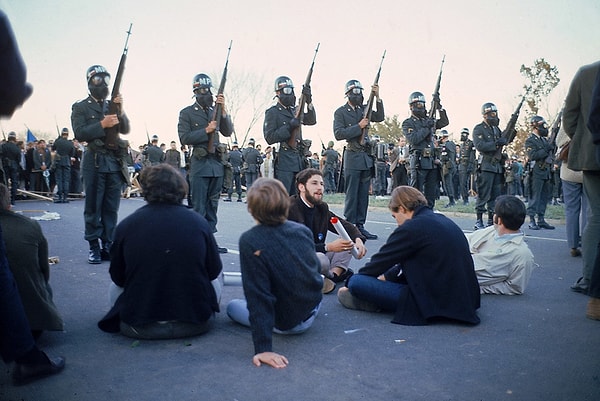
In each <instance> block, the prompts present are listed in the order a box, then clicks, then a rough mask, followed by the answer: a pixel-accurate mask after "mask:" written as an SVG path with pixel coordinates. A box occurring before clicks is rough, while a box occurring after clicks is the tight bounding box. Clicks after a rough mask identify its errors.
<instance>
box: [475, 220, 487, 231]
mask: <svg viewBox="0 0 600 401" xmlns="http://www.w3.org/2000/svg"><path fill="white" fill-rule="evenodd" d="M484 228H485V226H484V225H483V220H477V222H475V225H474V226H473V230H481V229H484Z"/></svg>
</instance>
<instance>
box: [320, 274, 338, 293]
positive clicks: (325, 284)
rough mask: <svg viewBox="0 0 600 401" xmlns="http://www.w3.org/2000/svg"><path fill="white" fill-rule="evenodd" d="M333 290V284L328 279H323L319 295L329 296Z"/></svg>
mask: <svg viewBox="0 0 600 401" xmlns="http://www.w3.org/2000/svg"><path fill="white" fill-rule="evenodd" d="M333 290H335V283H334V282H333V281H332V280H330V279H328V278H327V277H323V288H322V289H321V293H323V294H329V293H331V292H333Z"/></svg>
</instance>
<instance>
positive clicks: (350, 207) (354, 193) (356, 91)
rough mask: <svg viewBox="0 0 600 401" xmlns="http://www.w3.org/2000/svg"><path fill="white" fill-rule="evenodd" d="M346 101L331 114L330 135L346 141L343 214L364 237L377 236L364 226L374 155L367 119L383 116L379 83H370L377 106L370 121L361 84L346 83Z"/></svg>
mask: <svg viewBox="0 0 600 401" xmlns="http://www.w3.org/2000/svg"><path fill="white" fill-rule="evenodd" d="M345 89H346V90H345V94H346V97H347V98H348V101H347V103H346V104H344V105H343V106H341V107H340V108H338V109H337V110H336V111H335V113H334V115H333V134H334V136H335V139H337V140H338V141H341V140H344V139H345V140H346V142H347V145H346V152H345V155H344V179H345V184H346V199H345V204H344V216H345V217H346V220H348V221H349V222H350V223H352V224H354V225H356V227H357V228H358V230H359V231H360V232H361V234H362V235H363V236H365V237H366V238H367V239H377V235H375V234H371V233H370V232H368V231H367V230H366V229H365V227H364V224H365V221H366V219H367V208H368V207H369V185H370V183H371V177H372V176H373V173H372V169H373V156H372V154H371V144H370V142H369V136H368V129H367V126H368V125H369V122H370V121H373V122H381V121H383V118H384V116H385V114H384V110H383V101H382V100H381V99H380V98H379V86H378V85H373V87H372V91H373V92H374V94H375V98H376V100H377V101H376V109H375V110H373V113H372V114H371V120H370V121H369V119H367V118H366V117H365V112H364V110H365V105H363V101H364V97H363V87H362V85H361V83H360V82H359V81H357V80H355V79H352V80H350V81H348V82H347V83H346V88H345Z"/></svg>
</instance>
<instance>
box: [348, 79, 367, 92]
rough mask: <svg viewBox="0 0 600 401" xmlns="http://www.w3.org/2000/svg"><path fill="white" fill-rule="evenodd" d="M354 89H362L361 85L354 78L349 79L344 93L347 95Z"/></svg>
mask: <svg viewBox="0 0 600 401" xmlns="http://www.w3.org/2000/svg"><path fill="white" fill-rule="evenodd" d="M354 89H357V90H359V91H362V90H363V86H362V85H361V83H360V82H359V81H357V80H356V79H351V80H350V81H348V82H346V86H345V90H344V93H345V94H346V95H347V94H348V92H350V91H352V90H354Z"/></svg>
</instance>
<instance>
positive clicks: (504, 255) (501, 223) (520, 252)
mask: <svg viewBox="0 0 600 401" xmlns="http://www.w3.org/2000/svg"><path fill="white" fill-rule="evenodd" d="M525 216H526V208H525V204H524V203H523V202H522V201H521V200H520V199H519V198H517V197H515V196H512V195H502V196H499V197H498V198H496V205H495V208H494V225H493V226H490V227H487V228H485V229H483V230H477V231H475V232H473V233H472V234H467V240H468V241H469V248H470V250H471V256H472V257H473V262H474V264H475V273H476V275H477V281H479V288H480V293H481V294H501V295H520V294H522V293H523V292H525V288H526V287H527V284H528V282H529V278H530V277H531V273H532V271H533V268H534V267H535V263H534V260H533V254H532V253H531V251H530V250H529V246H528V245H527V244H526V243H525V241H524V234H523V232H522V231H520V228H521V225H523V222H524V221H525Z"/></svg>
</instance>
